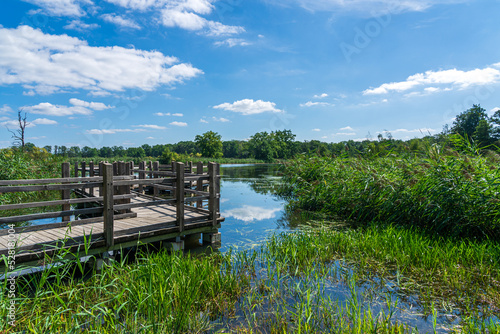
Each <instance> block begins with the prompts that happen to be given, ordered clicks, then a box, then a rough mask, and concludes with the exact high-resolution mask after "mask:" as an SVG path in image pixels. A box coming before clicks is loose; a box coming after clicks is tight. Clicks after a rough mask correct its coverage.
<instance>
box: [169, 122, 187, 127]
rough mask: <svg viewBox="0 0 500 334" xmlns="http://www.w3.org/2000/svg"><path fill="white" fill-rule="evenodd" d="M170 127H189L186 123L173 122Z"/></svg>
mask: <svg viewBox="0 0 500 334" xmlns="http://www.w3.org/2000/svg"><path fill="white" fill-rule="evenodd" d="M170 125H173V126H187V125H188V124H187V123H186V122H172V123H170Z"/></svg>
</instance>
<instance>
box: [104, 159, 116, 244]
mask: <svg viewBox="0 0 500 334" xmlns="http://www.w3.org/2000/svg"><path fill="white" fill-rule="evenodd" d="M103 165H104V173H103V181H102V185H103V187H102V192H103V193H102V196H103V203H104V207H103V215H104V240H106V246H107V247H111V246H113V245H114V242H115V238H114V231H113V225H114V216H113V215H114V210H113V205H114V203H113V193H114V189H113V166H112V165H111V164H108V163H106V164H103Z"/></svg>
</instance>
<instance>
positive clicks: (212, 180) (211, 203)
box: [208, 162, 220, 226]
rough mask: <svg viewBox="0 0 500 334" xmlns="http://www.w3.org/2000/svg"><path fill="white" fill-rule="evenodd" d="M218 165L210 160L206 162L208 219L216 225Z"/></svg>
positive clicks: (217, 214) (217, 212) (218, 188)
mask: <svg viewBox="0 0 500 334" xmlns="http://www.w3.org/2000/svg"><path fill="white" fill-rule="evenodd" d="M219 171H220V166H219V164H217V163H214V162H210V163H209V164H208V174H209V180H208V183H209V184H208V186H209V193H210V196H209V199H208V211H209V212H210V219H211V220H212V224H213V226H217V219H218V218H219V197H220V194H219V193H220V176H219Z"/></svg>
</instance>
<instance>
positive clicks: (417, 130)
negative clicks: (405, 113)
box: [378, 128, 438, 134]
mask: <svg viewBox="0 0 500 334" xmlns="http://www.w3.org/2000/svg"><path fill="white" fill-rule="evenodd" d="M383 132H384V133H386V132H388V133H391V134H394V133H423V134H427V133H433V132H438V130H435V129H431V128H422V129H413V130H408V129H396V130H391V131H383ZM378 133H382V132H378Z"/></svg>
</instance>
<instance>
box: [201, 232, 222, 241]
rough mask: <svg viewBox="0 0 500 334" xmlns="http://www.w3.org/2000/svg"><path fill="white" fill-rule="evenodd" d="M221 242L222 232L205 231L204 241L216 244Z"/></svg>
mask: <svg viewBox="0 0 500 334" xmlns="http://www.w3.org/2000/svg"><path fill="white" fill-rule="evenodd" d="M220 242H221V234H220V232H216V233H203V243H209V244H216V243H220Z"/></svg>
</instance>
